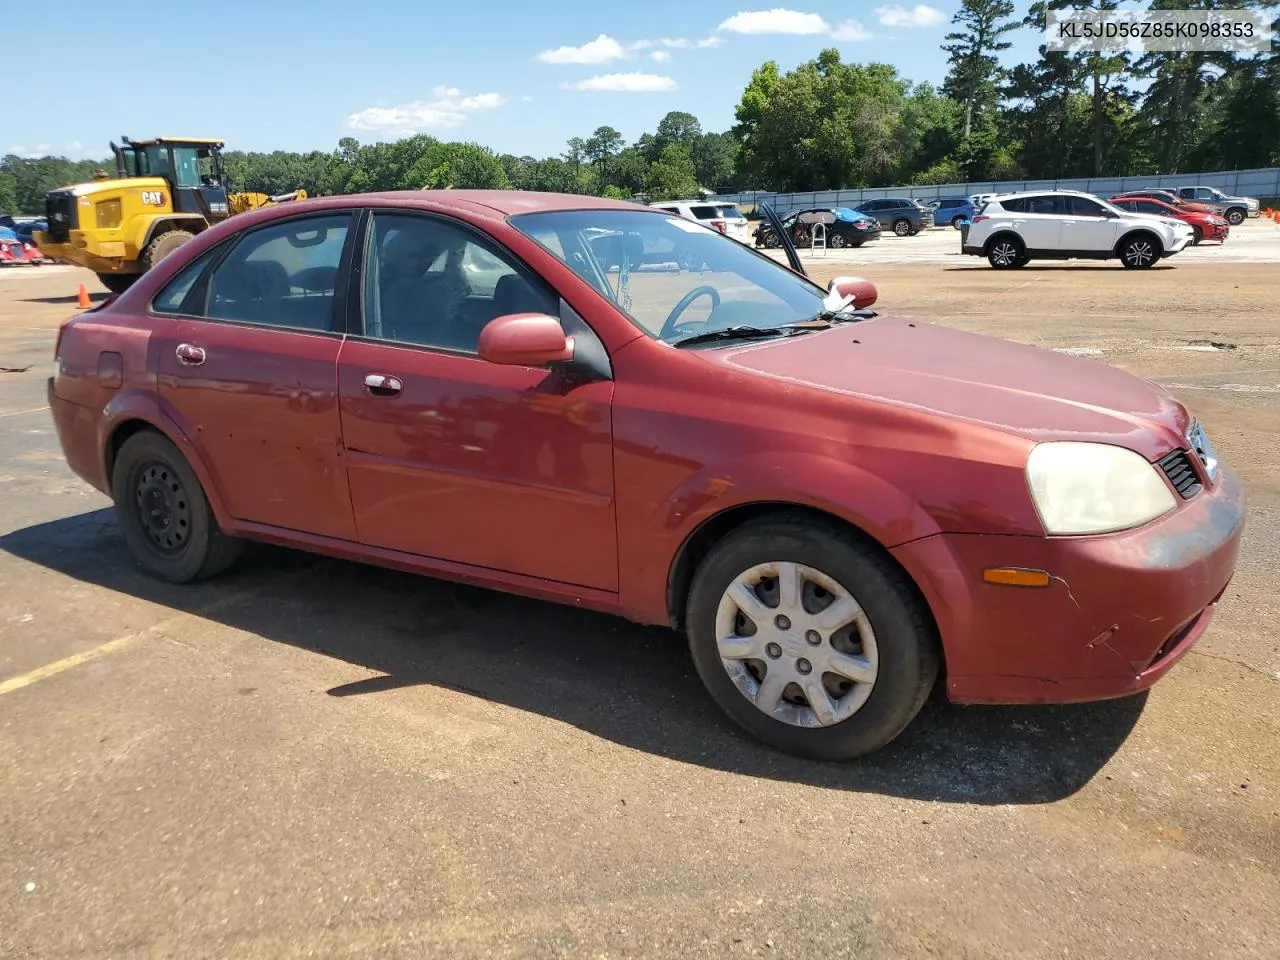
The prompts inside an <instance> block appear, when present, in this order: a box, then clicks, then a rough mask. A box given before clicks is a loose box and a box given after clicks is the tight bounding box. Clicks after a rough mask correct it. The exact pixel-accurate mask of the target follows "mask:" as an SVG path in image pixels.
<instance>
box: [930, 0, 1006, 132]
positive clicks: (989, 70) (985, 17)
mask: <svg viewBox="0 0 1280 960" xmlns="http://www.w3.org/2000/svg"><path fill="white" fill-rule="evenodd" d="M1012 16H1013V0H962V2H961V4H960V9H959V10H957V11H956V14H955V16H954V17H952V18H951V22H952V24H954V25H955V26H956V27H958V28H959V29H957V30H954V31H952V32H951V33H948V34H947V36H946V40H947V42H946V43H944V44H943V45H942V49H943V50H945V51H946V52H947V53H948V54H949V56H948V60H947V62H948V63H949V64H950V69H949V70H948V71H947V79H946V82H945V83H944V84H943V87H942V89H943V92H944V93H946V94H947V95H948V96H950V97H952V98H953V99H955V100H958V101H959V102H960V103H961V104H962V106H963V108H964V115H963V121H962V126H961V131H960V139H961V140H968V139H969V134H970V133H971V132H972V131H973V118H974V114H975V113H981V112H983V111H989V110H992V109H993V108H994V107H995V106H996V103H997V101H998V100H999V90H998V85H999V80H1000V74H1001V70H1000V61H999V59H998V58H997V56H996V54H998V53H999V52H1000V51H1001V50H1008V49H1009V47H1010V43H1009V41H1008V40H1002V39H1001V38H1002V37H1003V36H1004V35H1005V34H1006V33H1009V32H1010V31H1011V30H1016V29H1017V28H1018V24H1017V23H1015V22H1014V21H1013V20H1011V19H1010V18H1011V17H1012Z"/></svg>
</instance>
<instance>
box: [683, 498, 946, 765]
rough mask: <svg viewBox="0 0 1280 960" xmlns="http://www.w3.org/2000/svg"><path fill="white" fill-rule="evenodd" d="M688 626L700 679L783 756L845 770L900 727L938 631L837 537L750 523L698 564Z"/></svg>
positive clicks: (775, 521)
mask: <svg viewBox="0 0 1280 960" xmlns="http://www.w3.org/2000/svg"><path fill="white" fill-rule="evenodd" d="M686 624H687V629H688V634H689V647H690V650H691V652H692V655H693V661H694V664H695V666H696V667H697V670H698V675H699V676H700V677H701V678H702V682H703V683H704V684H705V685H706V687H707V690H708V691H709V692H710V694H711V696H712V697H713V698H714V699H715V701H716V703H717V704H719V706H720V708H721V709H722V710H724V712H725V713H727V714H728V715H729V716H730V717H731V718H732V719H733V720H734V721H735V722H737V723H738V724H739V725H740V726H742V727H743V728H745V729H746V730H747V731H749V732H750V733H751V734H753V735H754V736H756V737H757V738H759V739H760V740H762V741H764V742H765V743H767V744H769V745H770V746H773V747H777V748H778V749H781V750H786V751H788V752H790V753H797V754H801V755H804V756H809V757H816V758H819V759H825V760H843V759H848V758H851V757H856V756H860V755H862V754H865V753H869V752H871V751H873V750H876V749H878V748H880V747H882V746H884V745H885V744H886V743H888V742H889V741H890V740H892V739H893V738H894V737H896V736H897V735H898V734H899V733H901V732H902V730H903V729H905V728H906V726H907V724H909V723H910V722H911V720H912V718H914V717H915V715H916V713H917V712H918V711H919V710H920V707H921V705H922V704H923V703H924V701H925V699H926V698H927V697H928V695H929V692H930V690H931V689H932V687H933V683H934V680H935V679H936V677H937V673H938V665H939V657H938V644H937V639H936V632H935V629H934V627H933V622H932V619H931V618H930V616H929V613H928V610H927V609H926V608H925V606H924V604H923V601H921V600H920V599H919V597H918V595H917V594H916V593H915V591H914V589H913V587H912V585H911V584H910V582H909V581H908V580H907V578H906V576H905V575H904V574H903V573H902V571H901V570H900V569H898V568H897V566H896V565H894V564H893V562H892V561H891V560H890V559H889V558H888V557H887V556H885V555H884V553H883V552H882V551H881V550H879V548H878V547H876V546H874V545H870V544H867V543H864V542H863V541H862V540H861V539H859V538H858V537H856V536H855V535H853V534H852V533H850V532H849V531H846V530H842V529H840V528H838V527H835V526H829V525H826V524H822V523H817V522H814V521H811V520H809V519H807V518H797V517H786V516H778V517H773V518H763V519H761V520H757V521H753V522H751V523H749V524H747V525H744V526H743V527H741V528H739V529H738V530H737V531H735V532H734V533H732V534H730V535H729V537H727V538H726V539H725V540H723V541H721V542H720V543H719V544H718V545H717V546H716V547H715V548H714V549H713V550H712V552H711V553H710V554H709V555H708V556H707V558H706V559H705V560H704V561H703V563H702V565H701V566H700V567H699V568H698V572H697V574H696V576H695V578H694V582H693V589H692V590H691V591H690V594H689V604H688V610H687V617H686Z"/></svg>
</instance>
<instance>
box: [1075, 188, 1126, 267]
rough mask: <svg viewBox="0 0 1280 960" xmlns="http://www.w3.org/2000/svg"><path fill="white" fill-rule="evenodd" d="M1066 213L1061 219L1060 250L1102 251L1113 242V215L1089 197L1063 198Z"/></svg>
mask: <svg viewBox="0 0 1280 960" xmlns="http://www.w3.org/2000/svg"><path fill="white" fill-rule="evenodd" d="M1062 199H1063V200H1065V201H1066V204H1067V216H1066V217H1065V218H1064V219H1063V221H1062V249H1063V250H1079V251H1082V252H1087V253H1102V252H1105V251H1107V250H1110V249H1112V248H1113V247H1114V246H1115V245H1116V231H1117V229H1118V227H1117V221H1116V218H1115V217H1113V216H1110V215H1109V214H1108V213H1107V211H1106V209H1104V208H1103V206H1102V205H1101V204H1099V203H1095V202H1094V201H1093V200H1090V199H1089V198H1088V197H1072V196H1067V197H1063V198H1062Z"/></svg>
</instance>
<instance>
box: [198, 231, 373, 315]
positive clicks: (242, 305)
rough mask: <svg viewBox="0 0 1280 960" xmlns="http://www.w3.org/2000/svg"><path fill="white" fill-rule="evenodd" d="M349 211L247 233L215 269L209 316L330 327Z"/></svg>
mask: <svg viewBox="0 0 1280 960" xmlns="http://www.w3.org/2000/svg"><path fill="white" fill-rule="evenodd" d="M350 226H351V216H350V214H346V213H342V214H330V215H327V216H318V217H304V218H299V219H297V220H287V221H285V222H284V223H277V224H272V225H270V226H266V227H263V228H262V229H260V230H254V231H253V232H252V233H249V234H247V235H246V236H245V237H244V239H242V240H241V241H240V242H239V243H238V244H237V245H236V247H235V249H234V250H232V251H231V254H230V255H229V256H228V257H227V259H226V260H224V261H223V262H222V263H221V264H219V265H218V267H217V269H215V270H214V271H213V276H212V277H211V279H210V281H209V309H208V316H210V317H214V318H216V319H219V320H239V321H242V322H246V323H260V324H265V325H267V326H272V327H290V328H294V329H300V330H332V329H333V326H334V323H333V321H334V300H335V296H334V292H335V290H336V289H337V286H338V270H339V268H340V265H341V263H342V252H343V249H344V248H345V246H346V242H347V235H348V233H350Z"/></svg>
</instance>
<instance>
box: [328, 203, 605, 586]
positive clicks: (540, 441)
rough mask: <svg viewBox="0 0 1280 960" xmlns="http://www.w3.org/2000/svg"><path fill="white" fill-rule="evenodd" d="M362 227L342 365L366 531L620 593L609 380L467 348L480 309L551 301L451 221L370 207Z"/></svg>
mask: <svg viewBox="0 0 1280 960" xmlns="http://www.w3.org/2000/svg"><path fill="white" fill-rule="evenodd" d="M369 229H370V230H371V232H372V242H371V243H370V245H369V249H370V255H369V258H368V261H367V263H366V266H365V270H364V290H363V297H362V300H363V310H362V316H363V333H364V335H363V336H362V337H359V338H354V339H349V340H348V341H347V342H346V344H345V345H344V346H343V348H342V353H341V356H340V358H339V363H338V390H339V394H340V398H341V411H342V436H343V440H344V444H345V448H346V449H345V457H346V463H347V475H348V477H349V482H350V486H351V499H352V504H353V506H354V508H355V518H356V526H357V530H358V535H359V538H360V541H361V542H362V543H365V544H368V545H370V546H375V547H382V548H386V549H391V550H398V551H403V552H406V553H414V554H419V555H422V556H429V557H435V558H439V559H443V560H450V561H454V562H458V563H467V564H473V565H476V566H480V567H486V568H489V569H492V570H500V571H506V572H509V573H516V574H523V575H525V576H530V577H538V578H541V579H546V580H554V581H559V582H561V583H569V584H575V585H578V586H583V587H591V588H595V589H600V590H617V587H618V561H617V534H616V527H615V518H614V489H613V435H612V418H611V401H612V397H613V382H612V381H611V380H599V379H597V380H594V381H591V382H582V381H580V380H573V379H570V378H567V377H566V375H565V374H564V373H563V372H560V371H556V370H550V369H539V368H531V367H516V366H501V365H497V364H492V363H488V362H487V361H484V360H481V359H480V358H479V357H478V356H477V355H476V345H477V343H478V340H479V334H480V329H481V328H482V327H483V326H484V324H485V323H486V322H487V321H489V320H492V319H493V318H495V317H497V316H502V315H504V314H510V313H551V314H553V315H557V314H558V313H559V312H560V307H559V298H558V297H557V296H555V294H554V293H553V292H552V291H550V290H549V289H548V288H546V287H545V286H544V285H543V283H542V281H541V280H540V279H539V278H537V277H536V276H533V275H532V274H531V273H529V272H528V271H527V270H526V269H525V268H524V267H523V266H521V265H520V264H519V263H518V262H517V261H516V260H515V259H514V258H512V257H511V256H510V255H509V254H508V253H507V252H506V251H505V250H503V249H501V248H500V247H498V246H497V245H496V244H494V243H493V242H492V241H491V240H489V239H488V238H486V237H483V236H482V235H480V234H479V233H478V232H477V231H473V230H472V229H471V228H469V227H466V226H465V225H462V224H460V223H457V222H455V221H451V220H447V219H444V218H440V217H433V216H427V215H417V214H403V213H390V212H388V213H377V212H376V213H375V214H374V216H373V220H372V223H371V224H370V227H369ZM486 270H487V271H488V274H486V273H485V271H486ZM570 332H572V333H574V334H575V335H577V336H580V337H583V338H590V337H593V334H592V333H591V331H590V330H589V329H587V328H585V326H584V327H583V328H582V329H579V330H572V331H570Z"/></svg>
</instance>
